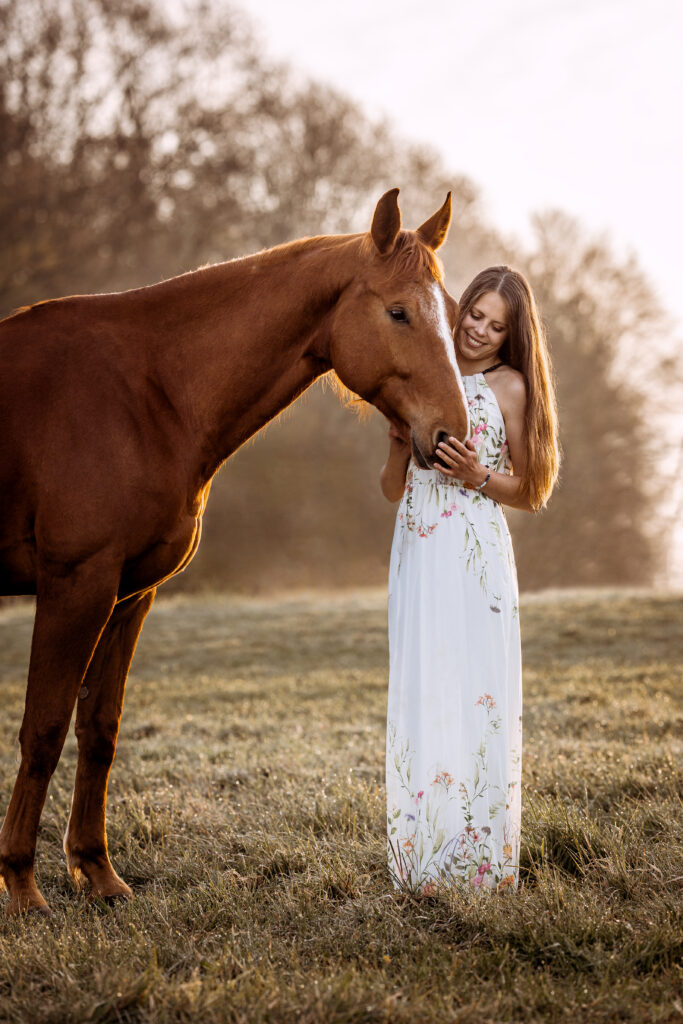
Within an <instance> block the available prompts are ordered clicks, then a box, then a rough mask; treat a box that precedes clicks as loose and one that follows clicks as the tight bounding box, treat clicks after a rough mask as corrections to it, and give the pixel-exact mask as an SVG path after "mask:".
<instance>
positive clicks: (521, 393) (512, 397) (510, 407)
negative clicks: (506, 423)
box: [489, 366, 526, 416]
mask: <svg viewBox="0 0 683 1024" xmlns="http://www.w3.org/2000/svg"><path fill="white" fill-rule="evenodd" d="M491 378H493V379H490V380H489V384H490V386H491V387H492V388H493V390H494V392H495V395H496V398H497V399H498V404H499V405H500V407H501V411H502V413H503V415H504V416H505V415H506V414H508V413H511V414H513V415H514V414H515V413H520V412H521V413H522V414H523V413H524V410H525V408H526V380H525V379H524V374H523V373H520V371H519V370H515V369H513V367H512V366H501V367H499V368H498V369H497V370H496V371H495V373H492V374H491Z"/></svg>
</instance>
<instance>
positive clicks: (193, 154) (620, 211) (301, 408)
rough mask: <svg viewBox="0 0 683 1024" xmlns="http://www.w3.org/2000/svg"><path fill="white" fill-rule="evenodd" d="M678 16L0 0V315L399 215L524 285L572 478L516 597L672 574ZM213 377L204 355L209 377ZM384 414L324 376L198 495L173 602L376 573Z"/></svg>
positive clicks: (636, 5) (458, 271) (581, 9)
mask: <svg viewBox="0 0 683 1024" xmlns="http://www.w3.org/2000/svg"><path fill="white" fill-rule="evenodd" d="M682 37H683V7H681V6H680V5H679V4H676V3H673V2H667V0H652V2H648V3H647V4H646V3H642V2H637V0H593V2H587V0H574V2H572V3H571V4H570V3H564V2H560V0H517V2H510V0H491V2H489V3H487V4H464V3H461V2H454V0H450V2H448V0H435V2H433V3H431V4H429V5H418V4H414V3H408V2H406V0H403V2H394V3H390V2H388V0H375V2H371V3H368V2H365V3H363V2H361V0H347V2H345V3H344V4H336V3H335V4H332V3H319V4H317V5H310V4H308V3H305V2H304V0H289V2H287V3H280V2H277V0H249V2H248V3H246V4H243V5H241V6H240V5H236V4H235V5H232V4H227V3H224V2H223V0H187V2H185V3H182V2H180V0H169V2H168V3H162V2H161V0H121V2H117V3H116V4H112V3H111V2H109V0H55V3H52V4H50V5H45V4H43V3H40V2H39V0H21V2H19V0H5V2H3V3H2V4H0V52H2V57H3V59H2V62H1V70H0V74H1V75H2V79H3V81H2V85H3V88H2V91H1V97H2V98H1V100H0V102H2V104H3V106H2V112H1V114H0V116H1V117H2V130H1V131H0V161H1V164H0V168H1V170H0V173H1V174H2V194H1V197H0V204H1V207H0V208H1V209H2V225H3V230H2V237H1V239H0V271H1V274H2V285H1V291H0V313H2V314H5V313H7V312H9V311H10V310H11V309H12V308H14V307H15V306H17V305H20V304H23V303H30V302H33V301H37V300H39V299H42V298H46V297H49V296H53V295H59V294H65V293H70V292H83V291H106V290H117V289H121V288H128V287H135V286H137V285H141V284H147V283H151V282H153V281H155V280H158V279H160V278H162V277H166V276H170V275H172V274H175V273H179V272H182V271H184V270H187V269H190V268H192V267H196V266H198V265H199V264H201V263H204V262H206V261H215V260H220V259H228V258H231V257H233V256H236V255H241V254H244V253H248V252H252V251H255V250H257V249H259V248H262V247H264V246H269V245H273V244H276V243H279V242H282V241H286V240H287V239H290V238H294V237H297V236H301V235H307V234H315V233H319V232H343V231H351V230H364V229H365V228H366V227H367V225H368V223H369V217H370V215H371V212H372V208H373V205H374V203H375V202H376V200H377V198H378V197H379V195H380V194H381V193H382V192H383V191H385V190H386V189H387V188H389V187H392V186H394V185H400V186H401V188H402V194H401V204H402V207H403V210H404V215H405V221H406V223H407V225H408V226H415V225H416V224H417V223H419V222H420V220H421V219H423V218H424V217H425V216H427V215H428V214H430V213H431V212H432V211H433V210H434V209H435V208H436V206H437V205H440V203H441V202H442V201H443V197H444V194H445V190H446V189H447V188H452V189H453V190H454V195H455V219H454V223H453V228H452V231H451V236H450V238H449V242H448V244H447V246H446V247H445V248H444V250H443V256H444V262H445V266H446V272H447V282H448V285H449V288H450V290H451V291H452V292H453V293H454V294H456V295H457V294H459V293H460V291H461V290H462V288H463V287H464V285H465V284H466V283H467V281H468V280H469V279H470V278H471V277H472V276H473V275H474V273H476V272H477V271H478V270H479V269H481V268H482V267H484V266H486V265H490V264H492V263H499V262H502V261H507V262H512V263H513V264H515V265H516V266H518V267H519V268H520V269H522V270H523V271H524V272H525V273H527V274H528V276H529V277H530V279H531V281H532V284H533V286H534V288H535V290H536V293H537V296H538V298H539V301H540V304H541V307H542V312H543V314H544V318H545V320H546V323H547V326H548V331H549V337H550V341H551V346H552V352H553V358H554V362H555V366H556V371H557V376H558V391H559V398H560V415H561V427H562V441H563V448H564V469H563V475H562V480H561V485H560V487H559V488H558V490H557V493H556V495H555V496H554V498H553V500H552V502H551V505H550V508H549V509H548V510H547V511H546V512H544V513H543V514H541V515H540V516H536V517H530V516H525V515H523V514H513V515H511V516H510V524H511V528H512V530H513V533H514V536H515V546H516V551H517V555H518V563H519V574H520V582H521V584H522V586H523V587H525V588H527V589H538V588H544V587H562V586H584V585H606V584H626V585H635V586H641V585H642V586H645V585H651V584H659V585H662V584H664V585H675V586H680V585H681V584H683V535H682V534H681V530H680V527H679V526H678V524H679V521H680V519H681V511H682V509H683V485H682V483H681V478H682V477H683V458H682V454H681V437H682V435H683V430H682V422H681V414H680V410H681V409H682V408H683V375H682V373H681V370H680V366H679V364H680V360H679V358H678V355H679V352H680V348H681V345H680V339H681V336H682V334H683V331H682V329H681V321H682V320H683V292H682V291H681V288H680V264H681V260H680V255H679V247H680V240H679V237H678V235H679V233H680V232H679V230H677V229H678V224H679V221H680V212H679V211H680V198H679V193H680V182H681V180H682V179H683V158H682V154H683V125H682V119H681V118H680V107H681V99H682V98H683V70H682V68H681V63H680V60H679V57H678V53H677V48H678V44H679V40H680V39H681V38H682ZM207 372H210V368H207ZM384 452H385V424H384V422H383V421H382V419H381V417H379V416H377V415H372V416H370V417H369V418H368V419H367V420H366V421H359V420H358V419H357V418H356V417H354V416H353V414H352V413H350V412H349V411H348V410H346V409H343V408H341V407H340V406H339V404H338V402H337V400H336V398H335V397H334V396H333V395H332V394H331V393H330V392H329V391H328V392H325V391H324V390H323V389H322V388H320V387H316V388H314V389H312V391H311V392H310V393H309V394H308V395H307V396H305V398H304V399H303V400H302V401H301V402H300V403H298V405H297V406H296V407H294V409H292V410H291V411H289V412H287V413H286V414H285V416H284V417H282V419H281V420H280V421H278V422H277V423H276V424H273V425H272V426H271V427H269V428H268V430H267V431H266V432H265V433H263V434H262V435H259V437H258V438H257V439H256V441H255V442H254V443H253V444H249V445H247V446H246V447H245V448H244V449H243V450H242V451H240V452H239V453H238V454H237V455H236V456H235V457H234V459H232V460H231V461H230V462H229V463H228V464H227V466H226V467H225V468H224V469H223V470H222V472H221V474H220V475H219V477H218V479H217V481H216V484H215V486H214V489H213V494H212V499H211V502H210V504H209V510H208V514H207V519H206V528H205V537H204V541H203V544H202V547H201V548H200V552H199V554H198V556H197V558H196V559H195V562H194V563H193V566H192V568H191V569H190V570H189V571H188V572H187V573H186V574H185V575H184V576H183V577H182V578H181V579H180V580H179V581H178V582H176V583H174V584H173V586H175V587H176V588H178V587H180V588H190V589H201V588H203V587H205V586H210V587H213V588H216V587H218V588H222V589H228V590H240V591H246V592H260V591H263V590H267V589H271V588H274V589H281V588H283V587H292V586H313V585H315V586H325V587H329V586H333V585H345V586H347V585H352V586H355V585H358V584H362V583H382V582H383V580H384V578H385V573H386V565H387V560H388V551H389V546H390V542H391V531H392V521H393V515H394V509H393V508H392V507H390V506H389V505H387V504H386V503H385V502H384V500H383V499H382V498H381V495H380V492H379V488H378V484H377V475H378V471H379V467H380V466H381V464H382V461H383V459H384Z"/></svg>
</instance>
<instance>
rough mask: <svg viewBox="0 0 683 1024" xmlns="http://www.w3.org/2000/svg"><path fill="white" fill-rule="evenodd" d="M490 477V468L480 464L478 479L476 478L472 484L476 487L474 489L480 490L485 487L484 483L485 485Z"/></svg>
mask: <svg viewBox="0 0 683 1024" xmlns="http://www.w3.org/2000/svg"><path fill="white" fill-rule="evenodd" d="M490 479H491V470H490V469H489V468H488V466H484V465H482V467H481V473H480V475H479V479H478V480H477V482H476V483H475V485H474V486H475V487H476V489H477V490H478V491H482V490H483V489H484V487H486V485H487V483H488V482H489V480H490Z"/></svg>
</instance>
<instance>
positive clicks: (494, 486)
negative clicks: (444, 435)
mask: <svg viewBox="0 0 683 1024" xmlns="http://www.w3.org/2000/svg"><path fill="white" fill-rule="evenodd" d="M495 395H496V398H497V399H498V404H499V405H500V409H501V412H502V414H503V419H504V421H505V434H506V437H507V442H508V446H509V449H510V459H511V460H512V465H513V467H514V475H513V476H510V475H509V474H508V473H494V472H492V471H491V474H490V477H489V479H488V481H487V482H486V483H485V484H484V481H485V480H486V476H487V474H488V473H489V472H490V471H489V469H488V468H487V467H486V466H485V465H484V464H483V463H481V462H479V460H478V458H477V450H476V448H475V447H474V445H473V444H472V442H471V441H468V442H467V443H466V444H463V443H462V442H461V441H458V440H457V439H456V438H454V437H451V438H449V442H450V443H449V444H445V443H443V442H442V443H441V444H439V446H438V449H439V461H440V462H443V464H444V466H445V467H446V468H445V469H443V468H441V467H440V466H439V465H435V469H438V470H440V472H441V473H443V474H444V476H449V477H451V478H452V479H455V480H463V481H464V482H465V483H466V484H469V485H470V486H471V487H477V488H478V487H481V491H482V493H483V494H486V495H487V496H488V497H489V498H493V500H494V501H499V502H500V503H501V505H509V506H510V507H511V508H518V509H522V510H523V511H524V512H533V511H534V508H533V507H532V505H531V502H530V501H529V495H528V491H527V489H526V486H525V484H526V441H525V437H524V414H525V412H526V386H525V383H524V378H523V377H522V374H521V373H517V372H516V371H508V373H506V374H505V379H504V380H503V379H501V380H500V381H499V382H497V387H496V389H495ZM481 485H483V486H481Z"/></svg>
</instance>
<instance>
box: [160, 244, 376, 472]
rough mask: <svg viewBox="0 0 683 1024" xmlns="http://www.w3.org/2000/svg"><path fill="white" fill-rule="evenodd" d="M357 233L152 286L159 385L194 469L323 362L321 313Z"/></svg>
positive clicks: (329, 305)
mask: <svg viewBox="0 0 683 1024" xmlns="http://www.w3.org/2000/svg"><path fill="white" fill-rule="evenodd" d="M362 237H363V236H361V235H345V236H326V237H321V238H316V239H307V240H304V241H300V242H293V243H290V244H289V245H284V246H278V247H277V248H275V249H270V250H267V251H265V252H263V253H259V254H257V255H255V256H248V257H245V258H243V259H238V260H233V261H231V262H229V263H222V264H218V265H217V266H214V267H207V268H204V269H202V270H199V271H196V272H195V273H193V274H185V275H183V276H182V277H180V278H174V279H173V280H171V281H168V282H165V283H164V284H163V285H161V286H159V288H160V289H161V291H160V293H159V298H160V299H161V300H162V309H163V321H164V322H165V324H166V325H167V326H166V327H165V329H164V339H163V348H162V351H161V359H162V361H163V365H164V367H165V369H166V371H167V373H166V374H164V377H165V379H164V388H165V390H166V391H167V392H168V393H169V395H171V396H172V401H173V404H174V405H175V406H176V407H177V408H183V409H184V411H185V415H183V419H187V421H188V426H189V428H190V434H191V436H192V438H193V444H194V445H195V446H196V450H197V455H198V457H199V460H200V471H199V475H200V476H201V477H202V478H203V479H206V480H208V479H210V477H211V476H212V475H213V473H215V471H216V469H217V468H218V467H219V466H220V464H221V463H222V462H223V461H224V460H225V459H226V458H227V457H228V456H229V455H231V454H232V453H233V452H234V451H235V450H236V449H237V448H238V447H239V446H240V445H241V444H243V443H244V442H245V441H246V440H247V439H248V438H249V437H251V436H252V435H253V434H255V433H256V431H257V430H259V429H260V427H262V426H263V425H264V424H265V423H267V422H268V421H269V420H270V419H272V418H273V417H274V416H277V414H278V413H279V412H281V411H282V410H283V409H284V408H286V406H288V405H289V404H290V403H291V402H292V401H293V400H294V399H295V398H297V397H298V396H299V395H300V394H301V393H302V392H303V391H305V389H306V388H307V387H309V385H310V384H312V383H313V381H314V380H316V378H317V377H319V376H321V374H323V373H325V372H327V370H329V369H330V363H329V361H328V358H327V344H326V340H327V332H328V330H329V319H330V314H331V312H332V310H333V308H334V306H335V304H336V301H337V299H338V297H339V295H340V294H341V292H342V291H343V290H344V288H345V287H346V286H347V285H348V283H349V282H350V281H351V279H352V278H353V276H354V273H355V272H356V271H357V269H358V262H359V253H360V242H361V239H362ZM169 371H170V372H169Z"/></svg>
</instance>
